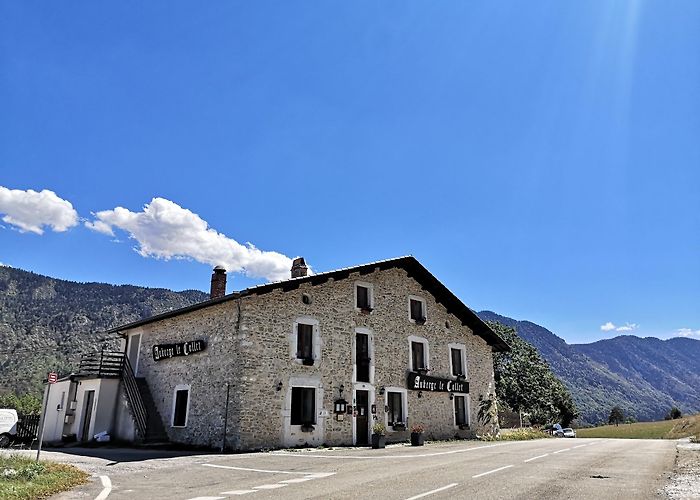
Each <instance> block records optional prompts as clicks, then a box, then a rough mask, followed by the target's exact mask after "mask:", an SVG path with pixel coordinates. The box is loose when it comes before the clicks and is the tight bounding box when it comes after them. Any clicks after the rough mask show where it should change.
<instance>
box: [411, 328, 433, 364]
mask: <svg viewBox="0 0 700 500" xmlns="http://www.w3.org/2000/svg"><path fill="white" fill-rule="evenodd" d="M413 342H419V343H421V344H423V357H424V358H425V368H426V369H427V370H430V344H429V343H428V339H426V338H425V337H417V336H415V335H411V336H409V337H408V369H409V370H410V371H412V372H415V371H416V368H415V367H414V366H413V349H412V347H411V343H413Z"/></svg>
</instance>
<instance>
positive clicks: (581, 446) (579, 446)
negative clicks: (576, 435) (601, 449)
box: [572, 444, 588, 450]
mask: <svg viewBox="0 0 700 500" xmlns="http://www.w3.org/2000/svg"><path fill="white" fill-rule="evenodd" d="M584 446H588V445H585V444H580V445H578V446H574V447H573V448H572V450H575V449H576V448H583V447H584Z"/></svg>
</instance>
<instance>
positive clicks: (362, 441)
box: [355, 391, 369, 446]
mask: <svg viewBox="0 0 700 500" xmlns="http://www.w3.org/2000/svg"><path fill="white" fill-rule="evenodd" d="M355 404H356V407H357V417H356V418H355V426H356V430H357V440H356V441H355V444H356V445H357V446H368V445H369V391H355Z"/></svg>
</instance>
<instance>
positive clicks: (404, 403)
mask: <svg viewBox="0 0 700 500" xmlns="http://www.w3.org/2000/svg"><path fill="white" fill-rule="evenodd" d="M390 392H398V393H401V410H402V413H403V420H404V422H403V423H404V424H406V429H408V390H407V389H405V388H403V387H385V388H384V405H385V406H387V407H388V406H389V393H390ZM384 428H385V429H386V431H387V432H402V431H395V430H394V429H393V428H392V427H390V426H389V412H388V411H385V412H384Z"/></svg>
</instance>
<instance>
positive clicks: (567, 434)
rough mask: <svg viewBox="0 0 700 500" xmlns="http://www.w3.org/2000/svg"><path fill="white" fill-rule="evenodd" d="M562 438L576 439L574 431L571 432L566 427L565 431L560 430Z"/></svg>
mask: <svg viewBox="0 0 700 500" xmlns="http://www.w3.org/2000/svg"><path fill="white" fill-rule="evenodd" d="M562 434H563V437H565V438H575V437H576V431H575V430H573V429H572V428H571V427H567V428H566V429H564V430H562Z"/></svg>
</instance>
